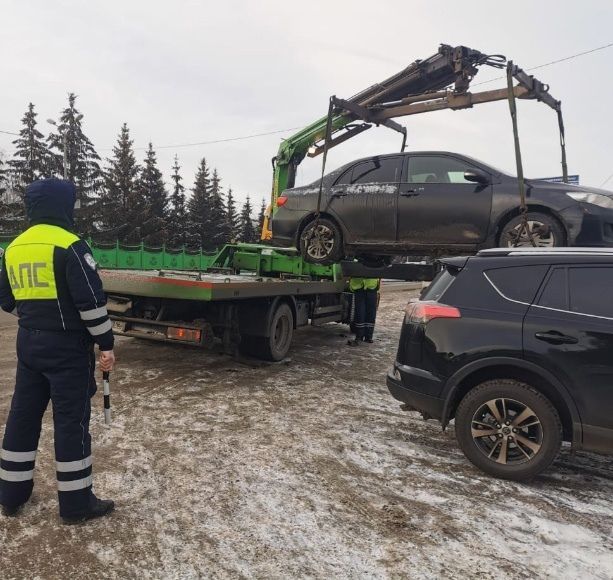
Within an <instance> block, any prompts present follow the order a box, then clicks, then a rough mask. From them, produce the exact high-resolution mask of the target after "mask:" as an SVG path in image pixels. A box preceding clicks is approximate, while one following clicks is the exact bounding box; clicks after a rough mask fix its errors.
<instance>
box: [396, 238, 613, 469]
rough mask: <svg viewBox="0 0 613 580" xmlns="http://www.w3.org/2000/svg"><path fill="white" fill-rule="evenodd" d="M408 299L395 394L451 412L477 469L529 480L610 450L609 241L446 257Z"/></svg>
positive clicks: (612, 270)
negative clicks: (585, 454)
mask: <svg viewBox="0 0 613 580" xmlns="http://www.w3.org/2000/svg"><path fill="white" fill-rule="evenodd" d="M441 263H442V265H443V270H442V271H441V272H440V273H439V275H438V276H437V277H436V278H435V279H434V280H433V282H432V284H430V286H429V287H428V288H427V289H426V290H425V292H424V293H423V294H422V296H421V299H420V300H419V301H417V302H410V303H409V304H408V305H407V308H406V314H405V318H404V324H403V326H402V332H401V335H400V344H399V347H398V354H397V357H396V361H395V363H394V366H393V367H392V369H390V371H389V373H388V377H387V385H388V388H389V390H390V392H391V393H392V395H393V396H394V397H395V398H396V399H398V400H400V401H403V402H404V403H405V404H406V406H407V407H408V408H410V409H415V410H418V411H421V412H422V413H423V414H424V416H426V417H433V418H436V419H438V420H439V421H441V423H442V424H443V427H445V426H446V425H447V424H448V423H449V421H450V420H451V419H452V418H455V432H456V437H457V440H458V443H459V445H460V447H461V449H462V451H463V452H464V454H465V455H466V456H467V457H468V459H470V461H472V462H473V463H474V464H475V465H476V466H477V467H479V468H481V469H482V470H484V471H486V472H487V473H490V474H492V475H495V476H497V477H503V478H506V479H514V480H523V479H528V478H531V477H533V476H534V475H536V474H537V473H539V472H541V471H542V470H543V469H545V468H547V467H548V466H549V465H550V464H551V462H552V461H553V460H554V459H555V457H556V455H557V453H558V451H559V449H560V446H561V442H562V440H565V441H570V442H571V443H572V446H573V448H575V449H584V450H587V451H598V452H602V453H613V250H610V249H588V248H552V249H546V250H545V249H541V248H517V249H492V250H483V251H481V252H479V254H477V255H476V256H473V257H469V258H446V259H443V260H441Z"/></svg>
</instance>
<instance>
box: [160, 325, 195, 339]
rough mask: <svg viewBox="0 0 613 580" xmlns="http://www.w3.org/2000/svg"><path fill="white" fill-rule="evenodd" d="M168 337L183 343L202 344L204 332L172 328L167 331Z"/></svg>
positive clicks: (193, 329)
mask: <svg viewBox="0 0 613 580" xmlns="http://www.w3.org/2000/svg"><path fill="white" fill-rule="evenodd" d="M166 336H167V338H170V339H172V340H181V341H183V342H200V339H201V337H202V331H201V330H198V329H196V328H181V327H180V326H179V327H171V328H168V329H167V330H166Z"/></svg>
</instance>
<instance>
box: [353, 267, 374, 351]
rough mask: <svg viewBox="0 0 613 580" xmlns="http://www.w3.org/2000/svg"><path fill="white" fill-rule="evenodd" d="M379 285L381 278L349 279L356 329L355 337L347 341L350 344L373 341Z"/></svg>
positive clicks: (355, 344)
mask: <svg viewBox="0 0 613 580" xmlns="http://www.w3.org/2000/svg"><path fill="white" fill-rule="evenodd" d="M379 286H380V280H379V278H351V280H349V289H350V290H351V291H352V292H353V307H354V318H353V326H354V329H355V339H353V340H350V341H348V342H347V344H348V345H349V346H357V345H358V344H359V343H360V342H369V343H372V342H373V338H372V337H373V333H374V331H375V320H376V318H377V301H378V293H379Z"/></svg>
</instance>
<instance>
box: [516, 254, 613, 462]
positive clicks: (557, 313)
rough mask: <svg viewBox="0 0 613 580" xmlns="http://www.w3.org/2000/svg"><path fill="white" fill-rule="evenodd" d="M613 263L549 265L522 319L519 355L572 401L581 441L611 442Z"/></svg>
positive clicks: (588, 444) (594, 446)
mask: <svg viewBox="0 0 613 580" xmlns="http://www.w3.org/2000/svg"><path fill="white" fill-rule="evenodd" d="M612 297H613V265H562V266H553V267H552V268H551V270H550V272H549V274H548V277H547V279H546V281H545V284H544V285H543V288H542V289H541V291H540V293H539V295H538V296H537V297H536V300H535V301H534V304H533V305H532V306H531V307H530V309H529V310H528V312H527V314H526V317H525V319H524V329H523V336H524V356H525V358H526V359H527V360H532V361H533V362H535V363H537V364H538V365H539V366H541V367H544V368H546V369H548V370H549V371H550V372H552V373H553V374H554V375H556V376H557V377H558V378H559V379H560V380H561V381H562V382H563V383H564V384H565V385H566V387H567V388H568V390H569V392H570V394H571V396H572V397H573V399H574V400H575V403H576V404H577V408H578V410H579V414H580V416H581V421H582V423H583V443H584V445H585V446H586V447H589V448H591V449H602V450H607V448H608V450H609V451H610V450H611V447H612V446H613V299H612Z"/></svg>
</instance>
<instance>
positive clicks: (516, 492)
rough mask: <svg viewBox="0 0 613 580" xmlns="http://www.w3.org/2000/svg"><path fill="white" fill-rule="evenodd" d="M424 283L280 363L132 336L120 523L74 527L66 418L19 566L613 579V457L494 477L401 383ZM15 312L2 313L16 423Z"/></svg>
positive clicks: (102, 457) (100, 428)
mask: <svg viewBox="0 0 613 580" xmlns="http://www.w3.org/2000/svg"><path fill="white" fill-rule="evenodd" d="M408 295H409V293H408V292H406V291H404V292H390V293H385V294H384V295H383V297H382V302H381V309H380V316H379V321H378V325H377V331H376V342H375V344H373V345H364V346H363V347H359V348H353V349H352V348H348V347H347V346H346V345H345V342H346V336H343V333H344V332H346V329H345V327H342V326H336V325H329V326H327V327H324V328H317V329H316V328H309V329H304V330H301V331H299V332H298V333H297V334H296V336H295V343H294V348H293V350H292V351H291V353H290V358H289V360H287V361H286V362H284V363H280V364H272V365H269V364H261V363H257V362H255V361H253V362H247V363H244V362H237V361H233V360H231V359H229V358H227V357H225V356H222V355H218V354H205V353H202V352H200V351H197V350H192V349H189V348H187V347H180V346H171V345H163V344H151V343H146V342H139V341H137V340H134V339H119V340H118V345H117V355H118V367H117V370H116V371H115V372H114V373H113V375H112V389H113V403H114V417H115V420H114V424H113V426H112V427H110V428H108V427H105V426H104V424H103V415H102V399H101V396H100V393H98V394H97V395H96V397H95V398H94V401H93V405H94V413H93V421H92V433H93V438H94V472H95V491H96V493H97V494H98V495H99V496H101V497H112V498H113V499H115V500H116V502H117V510H116V512H115V513H114V514H113V515H112V516H111V517H110V518H107V519H103V520H99V521H96V522H92V523H90V524H89V525H85V526H71V527H66V526H62V525H61V524H60V522H59V518H58V515H57V505H56V496H55V479H54V476H55V474H54V463H53V461H54V458H53V453H52V428H51V423H50V413H48V416H47V417H46V419H45V424H44V430H43V435H42V438H41V444H40V453H39V461H38V464H37V470H36V487H35V492H34V496H33V498H32V500H31V502H30V503H29V504H28V505H27V506H26V508H25V510H24V512H23V514H22V515H21V517H20V518H18V519H11V520H9V519H2V518H1V517H0V546H1V547H0V570H1V572H0V576H1V577H2V578H5V579H10V578H16V579H17V578H19V579H21V578H34V577H37V578H45V579H48V578H62V579H65V578H71V579H74V578H88V579H91V578H164V579H169V578H202V577H215V578H237V577H239V578H290V577H291V578H295V577H310V578H326V579H327V578H459V577H470V578H482V577H496V578H535V577H538V578H611V577H613V555H612V548H613V541H612V536H613V533H612V532H613V503H612V499H611V498H612V497H613V493H612V492H613V469H612V467H611V461H610V459H609V458H606V457H603V456H596V455H589V454H579V455H577V456H571V455H570V454H569V453H568V452H564V453H563V454H562V456H561V458H560V460H559V461H558V462H557V463H556V464H555V465H554V466H553V467H552V468H551V469H550V470H549V471H547V472H546V473H545V474H544V475H542V476H541V477H539V478H537V479H536V480H535V481H533V482H531V483H529V484H518V483H512V482H504V481H498V480H495V479H491V478H489V477H487V476H485V475H483V474H481V473H480V472H478V471H476V470H475V469H474V468H473V467H472V466H471V465H470V464H469V463H468V462H467V461H466V460H465V459H464V457H463V455H462V454H461V453H460V452H459V450H458V448H457V446H456V444H455V441H454V437H453V427H452V428H450V429H449V430H448V431H447V432H445V433H443V432H442V431H441V429H440V427H439V426H438V425H437V424H436V423H435V422H432V421H430V422H424V421H423V420H422V419H421V418H420V417H419V415H417V414H414V413H405V412H403V411H401V410H400V408H399V406H398V404H397V403H396V401H394V400H393V399H392V398H391V397H390V395H389V394H388V392H387V389H386V387H385V380H384V376H385V372H386V369H387V367H388V366H389V364H390V363H391V361H392V360H393V357H394V354H395V349H396V344H397V339H398V332H399V328H400V324H401V320H402V309H403V307H404V304H405V303H406V300H407V297H408ZM15 334H16V327H15V320H14V319H13V318H10V317H8V316H4V315H0V423H4V420H5V418H6V413H7V410H8V406H9V402H10V395H11V389H12V383H13V379H14V368H15V352H14V338H15Z"/></svg>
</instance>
